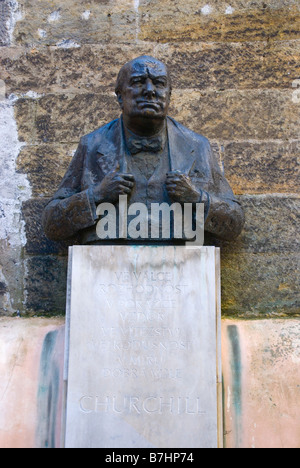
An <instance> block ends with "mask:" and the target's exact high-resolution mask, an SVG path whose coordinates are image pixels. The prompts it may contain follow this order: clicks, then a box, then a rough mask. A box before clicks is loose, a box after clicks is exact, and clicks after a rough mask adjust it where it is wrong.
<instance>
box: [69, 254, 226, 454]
mask: <svg viewBox="0 0 300 468" xmlns="http://www.w3.org/2000/svg"><path fill="white" fill-rule="evenodd" d="M67 323H68V327H67V330H68V331H67V351H66V356H67V359H66V368H65V378H66V379H67V398H66V399H67V405H66V435H65V446H66V447H67V448H97V447H99V448H101V447H105V448H198V447H200V448H215V447H218V446H219V447H220V446H221V441H222V430H221V428H222V424H221V414H222V411H221V392H220V391H221V388H220V387H221V364H220V271H219V249H216V248H214V247H196V248H186V247H171V246H168V247H163V246H159V247H152V246H151V247H148V246H141V247H140V246H139V247H134V246H128V247H127V246H88V247H87V246H75V247H72V248H71V249H70V258H69V289H68V308H67Z"/></svg>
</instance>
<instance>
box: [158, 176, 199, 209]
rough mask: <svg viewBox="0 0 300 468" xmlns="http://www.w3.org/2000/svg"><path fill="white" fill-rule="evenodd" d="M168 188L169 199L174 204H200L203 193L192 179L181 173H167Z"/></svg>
mask: <svg viewBox="0 0 300 468" xmlns="http://www.w3.org/2000/svg"><path fill="white" fill-rule="evenodd" d="M166 187H167V191H168V194H169V197H170V198H171V200H172V201H174V202H180V203H198V202H200V199H201V191H199V190H197V189H196V188H195V187H194V185H193V184H192V181H191V179H190V177H189V176H188V175H186V174H183V173H182V172H180V171H172V172H168V173H167V180H166Z"/></svg>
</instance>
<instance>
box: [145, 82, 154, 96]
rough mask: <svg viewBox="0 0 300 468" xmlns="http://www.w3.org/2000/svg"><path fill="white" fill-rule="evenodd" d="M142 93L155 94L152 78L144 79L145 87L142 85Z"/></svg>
mask: <svg viewBox="0 0 300 468" xmlns="http://www.w3.org/2000/svg"><path fill="white" fill-rule="evenodd" d="M144 93H145V94H146V95H147V96H154V95H155V86H154V84H153V82H152V80H150V79H148V80H147V81H146V83H145V87H144Z"/></svg>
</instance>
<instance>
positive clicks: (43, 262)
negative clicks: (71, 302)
mask: <svg viewBox="0 0 300 468" xmlns="http://www.w3.org/2000/svg"><path fill="white" fill-rule="evenodd" d="M25 262H26V278H25V295H26V299H25V310H26V312H27V314H32V313H34V314H41V315H47V314H48V315H57V314H59V315H62V314H64V313H65V308H66V282H67V258H66V257H60V256H51V255H42V256H33V257H28V258H26V260H25Z"/></svg>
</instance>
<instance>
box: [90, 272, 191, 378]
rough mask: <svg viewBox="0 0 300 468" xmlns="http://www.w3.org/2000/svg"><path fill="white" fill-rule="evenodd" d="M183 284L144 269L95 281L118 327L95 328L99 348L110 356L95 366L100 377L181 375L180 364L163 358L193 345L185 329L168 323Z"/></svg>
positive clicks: (182, 291)
mask: <svg viewBox="0 0 300 468" xmlns="http://www.w3.org/2000/svg"><path fill="white" fill-rule="evenodd" d="M186 287H187V285H186V284H184V282H180V283H178V282H176V281H175V278H174V275H173V273H172V272H170V271H159V272H154V271H148V270H146V271H132V272H130V271H121V272H114V282H110V283H107V284H105V283H102V284H99V290H100V292H101V296H102V297H103V300H104V301H105V306H106V307H107V308H109V309H114V310H115V309H116V308H117V310H118V315H119V317H118V318H119V322H118V324H119V326H118V327H117V326H116V327H104V326H103V327H101V328H100V330H99V336H98V340H99V341H98V346H99V349H100V350H101V351H102V352H103V351H105V352H111V356H113V359H112V364H113V366H112V365H111V366H110V367H102V368H101V369H100V375H101V377H102V378H104V379H106V378H116V379H138V378H145V379H147V380H156V379H163V380H168V379H169V380H178V379H183V378H184V369H183V368H180V367H178V368H174V367H172V368H170V367H168V365H167V361H168V357H169V356H172V357H173V356H175V360H176V355H178V354H180V353H187V352H189V351H190V350H191V349H192V342H191V340H190V338H189V337H187V336H186V334H185V332H184V331H183V330H182V329H181V328H179V327H173V326H172V323H173V320H172V317H173V316H174V314H176V312H178V307H179V305H180V296H181V295H182V294H183V293H184V291H185V289H186ZM112 297H113V298H114V299H112ZM116 298H117V299H116ZM125 355H126V357H124V356H125Z"/></svg>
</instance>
